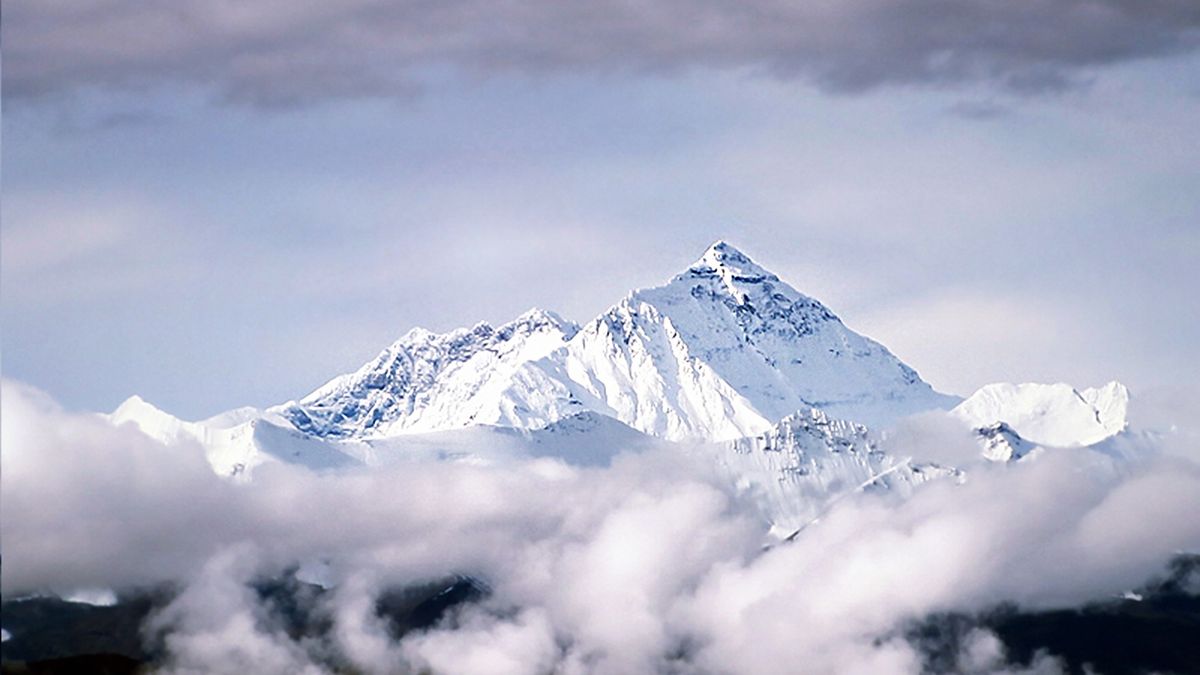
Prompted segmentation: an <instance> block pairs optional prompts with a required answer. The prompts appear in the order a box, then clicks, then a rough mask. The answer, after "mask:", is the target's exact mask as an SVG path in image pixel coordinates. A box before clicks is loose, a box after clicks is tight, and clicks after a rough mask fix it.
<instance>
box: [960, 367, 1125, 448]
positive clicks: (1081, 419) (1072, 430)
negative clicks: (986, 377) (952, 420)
mask: <svg viewBox="0 0 1200 675" xmlns="http://www.w3.org/2000/svg"><path fill="white" fill-rule="evenodd" d="M1128 405H1129V390H1127V389H1126V388H1125V386H1124V385H1122V384H1120V383H1119V382H1110V383H1108V384H1106V385H1104V386H1103V387H1099V388H1096V389H1084V390H1082V391H1080V390H1076V389H1074V388H1073V387H1071V386H1070V385H1067V384H1033V383H1026V384H1008V383H999V384H989V385H987V386H985V387H983V388H981V389H980V390H979V391H977V392H975V393H974V394H972V395H971V396H970V397H969V398H967V400H965V401H963V402H962V403H961V404H959V405H958V406H957V407H955V408H954V410H953V411H951V412H952V414H953V415H955V416H957V417H959V418H960V419H962V420H963V421H965V422H966V423H968V424H970V425H972V426H973V427H987V426H991V425H993V424H995V423H996V422H1004V423H1005V424H1007V425H1008V426H1009V427H1011V428H1012V429H1013V430H1015V431H1016V433H1018V434H1019V435H1020V436H1021V437H1023V438H1025V439H1027V440H1029V441H1031V442H1033V443H1036V444H1040V445H1050V446H1055V447H1074V446H1084V445H1093V444H1096V443H1099V442H1100V441H1102V440H1104V439H1106V438H1109V437H1110V436H1113V435H1115V434H1118V433H1120V432H1121V431H1123V430H1124V429H1125V427H1126V425H1127V422H1126V413H1127V408H1128Z"/></svg>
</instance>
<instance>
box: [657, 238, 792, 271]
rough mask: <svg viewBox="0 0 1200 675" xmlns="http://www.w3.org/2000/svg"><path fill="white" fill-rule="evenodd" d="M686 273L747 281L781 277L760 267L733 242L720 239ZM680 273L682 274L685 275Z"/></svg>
mask: <svg viewBox="0 0 1200 675" xmlns="http://www.w3.org/2000/svg"><path fill="white" fill-rule="evenodd" d="M684 275H692V276H705V275H717V276H720V277H728V278H730V279H740V280H745V281H750V280H762V279H774V280H778V279H779V277H777V276H775V275H774V274H772V273H771V272H768V271H767V270H765V269H763V268H762V267H760V266H759V265H758V264H757V263H755V262H754V261H753V260H751V259H750V256H748V255H746V254H745V253H742V252H741V251H740V250H738V249H737V248H736V247H734V246H733V245H732V244H730V243H728V242H726V241H722V240H718V241H716V242H713V244H712V245H711V246H709V247H708V250H706V251H705V252H704V255H702V256H700V259H699V260H697V261H696V262H694V263H692V264H691V265H689V266H688V269H687V272H685V273H684ZM684 275H680V276H684Z"/></svg>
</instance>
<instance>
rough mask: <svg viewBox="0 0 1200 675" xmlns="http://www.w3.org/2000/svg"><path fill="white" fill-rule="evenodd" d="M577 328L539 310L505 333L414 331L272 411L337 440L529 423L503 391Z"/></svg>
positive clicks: (483, 327)
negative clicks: (516, 412)
mask: <svg viewBox="0 0 1200 675" xmlns="http://www.w3.org/2000/svg"><path fill="white" fill-rule="evenodd" d="M577 331H578V326H576V325H575V324H572V323H570V322H567V321H564V320H563V319H562V318H561V317H559V316H558V315H556V314H553V313H551V312H546V311H543V310H537V309H534V310H530V311H528V312H526V313H525V314H522V315H521V316H520V317H518V318H516V319H515V320H513V321H511V322H509V323H506V324H504V325H503V326H500V327H499V328H493V327H492V326H490V325H489V324H487V323H479V324H476V325H475V327H473V328H469V329H468V328H461V329H458V330H455V331H451V332H449V333H446V334H444V335H439V334H436V333H431V332H429V331H427V330H424V329H421V328H415V329H413V330H411V331H409V332H408V333H407V334H406V335H404V337H402V338H400V339H399V340H397V341H396V342H394V343H393V344H392V345H391V346H389V347H388V348H387V349H385V350H383V352H381V353H380V354H379V356H377V357H375V359H374V360H372V361H371V362H370V363H367V364H366V365H364V366H363V367H361V368H359V369H358V370H356V371H355V372H353V373H350V374H348V375H341V376H339V377H336V378H334V379H333V380H331V381H329V382H328V383H326V384H325V385H323V386H322V387H320V388H319V389H317V390H316V391H314V392H312V393H311V394H309V395H308V396H305V397H304V398H303V399H301V400H300V401H299V402H288V403H285V404H284V405H282V406H278V407H277V408H275V409H274V411H275V412H277V413H278V414H280V415H281V416H283V417H284V418H286V419H287V420H289V421H290V422H291V423H292V424H293V425H295V427H296V428H297V429H299V430H300V431H303V432H305V433H307V434H312V435H315V436H321V437H334V438H347V437H358V438H362V437H386V436H390V435H394V434H397V433H404V432H420V431H436V430H440V429H453V428H461V427H466V426H470V425H473V424H507V425H509V426H518V427H523V426H531V425H529V424H524V423H523V422H525V420H523V419H522V418H520V417H519V416H516V415H514V414H513V411H512V410H511V409H510V408H509V407H508V405H507V401H506V400H505V398H504V394H505V391H506V390H507V389H509V388H511V387H512V386H513V385H514V382H515V381H516V380H517V379H518V376H517V371H518V370H519V369H520V368H521V366H523V365H524V364H527V363H529V362H530V361H533V360H536V359H539V358H542V357H543V356H546V355H547V354H549V353H550V352H552V351H554V350H555V349H558V348H560V347H562V346H563V345H564V344H565V343H566V341H567V340H568V339H570V338H571V337H572V336H574V335H575V333H576V332H577ZM572 412H579V410H574V411H572ZM563 416H565V414H560V415H555V416H554V419H558V418H559V417H563ZM539 421H542V420H539ZM544 421H546V422H549V421H553V420H549V419H547V420H544Z"/></svg>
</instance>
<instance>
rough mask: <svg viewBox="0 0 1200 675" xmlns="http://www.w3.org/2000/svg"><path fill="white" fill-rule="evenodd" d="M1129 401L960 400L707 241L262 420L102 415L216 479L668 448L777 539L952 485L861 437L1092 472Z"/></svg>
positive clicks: (126, 409)
mask: <svg viewBox="0 0 1200 675" xmlns="http://www.w3.org/2000/svg"><path fill="white" fill-rule="evenodd" d="M1128 400H1129V394H1128V391H1127V390H1126V389H1125V388H1124V387H1123V386H1122V385H1120V384H1118V383H1115V382H1114V383H1110V384H1109V385H1106V386H1104V387H1101V388H1099V389H1084V390H1076V389H1073V388H1071V387H1070V386H1068V385H1065V384H1055V385H1039V384H1020V385H1013V384H994V385H988V386H986V387H984V388H982V389H980V390H979V391H978V392H976V393H975V394H973V395H972V396H971V397H970V398H968V399H967V400H965V401H960V399H958V398H956V397H952V396H947V395H944V394H940V393H938V392H936V391H934V390H933V389H932V387H930V386H929V385H928V384H927V383H925V382H924V381H922V380H921V378H920V377H919V376H918V375H917V373H916V371H914V370H913V369H912V368H910V367H909V366H907V365H905V364H904V363H903V362H901V361H900V360H899V359H897V358H896V357H895V356H894V355H893V354H892V353H891V352H889V351H888V350H887V349H886V348H885V347H883V346H882V345H880V344H879V343H877V342H874V341H872V340H870V339H869V338H866V337H864V336H862V335H859V334H858V333H856V332H854V331H852V330H850V329H849V328H848V327H846V325H845V324H843V323H842V321H841V320H840V319H838V317H837V316H836V315H835V314H834V313H833V312H832V311H830V310H829V308H827V307H826V306H824V305H823V304H821V303H820V302H818V301H817V300H815V299H813V298H810V297H808V296H806V295H803V294H802V293H800V292H798V291H797V290H795V289H794V288H792V287H791V286H790V285H788V284H787V283H785V282H783V281H782V280H780V278H779V277H778V276H777V275H775V274H773V273H771V272H769V271H768V270H766V269H764V268H762V267H761V266H759V265H758V264H756V263H755V262H754V261H752V260H751V259H750V258H749V257H748V256H746V255H745V254H744V253H742V252H741V251H739V250H737V249H736V248H734V247H733V246H731V245H729V244H727V243H725V242H717V243H715V244H713V245H712V246H710V247H709V248H708V250H706V251H705V252H704V254H703V255H702V256H701V257H700V259H699V260H697V261H696V262H694V263H692V264H691V265H689V266H688V267H687V268H686V269H685V270H684V271H682V272H680V273H679V274H676V275H675V276H674V277H672V278H671V279H670V280H669V281H667V282H666V283H665V284H663V285H661V286H656V287H653V288H646V289H641V290H636V291H632V292H631V293H629V294H628V295H626V296H625V297H624V298H623V299H622V300H620V301H619V302H618V303H616V304H615V305H613V306H612V307H610V308H609V309H608V310H606V311H605V312H603V313H602V314H601V315H600V316H598V317H596V318H595V319H593V320H591V321H589V322H587V323H586V324H584V325H582V326H579V325H576V324H574V323H571V322H570V321H566V320H564V319H563V318H561V317H559V316H558V315H556V314H554V313H552V312H548V311H544V310H538V309H533V310H530V311H528V312H526V313H524V314H522V315H521V316H519V317H517V318H516V319H515V320H513V321H511V322H508V323H505V324H503V325H501V326H498V327H493V326H491V325H490V324H487V323H479V324H476V325H475V326H473V327H471V328H462V329H458V330H454V331H450V332H448V333H444V334H437V333H433V332H430V331H427V330H423V329H420V328H416V329H413V330H410V331H409V332H408V333H407V334H405V335H404V336H403V337H401V338H400V339H399V340H397V341H396V342H394V343H393V344H391V345H390V346H388V347H387V348H386V349H384V350H383V351H382V352H381V353H380V354H379V355H378V356H377V357H376V358H374V359H373V360H371V361H370V362H368V363H366V364H364V365H363V366H362V367H361V368H359V369H358V370H356V371H354V372H352V373H348V374H345V375H341V376H338V377H335V378H334V379H332V380H330V381H329V382H328V383H326V384H325V385H323V386H321V387H319V388H318V389H317V390H315V391H313V392H312V393H310V394H308V395H307V396H305V397H303V398H301V399H300V400H299V401H289V402H287V403H285V404H282V405H279V406H275V407H273V408H270V409H268V410H266V411H258V410H255V409H252V408H243V409H238V410H233V411H230V412H227V413H224V414H222V415H218V416H216V417H213V418H210V419H208V420H203V421H199V422H185V421H182V420H179V419H177V418H175V417H173V416H171V415H169V414H168V413H165V412H163V411H161V410H159V409H157V408H155V407H154V406H152V405H150V404H149V403H147V402H145V401H143V400H141V399H140V398H138V397H133V398H131V399H129V400H128V401H126V402H125V403H124V404H122V405H121V407H120V408H118V409H117V410H116V411H115V412H114V413H113V414H112V415H110V416H109V419H110V420H112V421H113V422H114V423H117V424H121V423H130V422H131V423H134V424H136V425H137V426H139V427H140V428H141V429H142V430H143V431H144V432H146V433H147V434H149V435H151V436H154V437H155V438H158V439H159V440H161V441H164V442H166V443H181V442H183V443H189V442H193V443H197V444H199V445H200V446H201V447H203V448H204V449H205V452H206V454H207V457H208V460H209V462H210V464H211V465H212V466H213V468H214V470H215V471H216V472H217V473H218V474H220V475H223V476H230V477H236V478H239V479H250V478H251V473H252V472H253V470H254V469H255V467H257V466H259V465H261V464H263V463H267V462H277V461H278V462H288V463H294V464H301V465H304V466H308V467H310V468H314V469H319V470H330V469H342V468H350V467H368V468H369V467H378V466H385V465H395V464H402V463H405V462H413V461H451V462H467V463H473V464H498V463H504V462H508V461H511V460H514V459H521V458H532V457H553V458H558V459H561V460H563V461H565V462H567V463H569V464H573V465H579V466H595V465H601V466H602V465H605V464H608V463H609V462H610V461H611V460H612V458H613V457H614V456H615V455H616V454H619V453H620V452H623V451H632V452H637V451H641V450H645V449H648V448H655V447H669V448H674V449H675V450H678V451H680V452H681V453H684V454H689V455H691V456H692V457H699V458H700V459H701V460H702V461H703V462H705V463H707V464H708V465H710V466H713V467H715V468H716V470H717V471H718V473H720V474H721V475H723V476H724V477H725V478H726V479H727V480H728V481H729V483H730V484H731V485H732V486H734V488H735V489H736V490H737V491H738V492H739V493H740V494H741V495H743V497H745V498H746V499H749V500H751V501H752V502H753V503H755V504H756V505H757V506H758V507H759V510H760V512H761V513H762V515H763V518H764V520H765V521H767V522H769V523H770V524H771V527H772V529H773V531H774V532H775V533H776V534H777V535H780V536H786V535H787V534H789V533H791V532H795V531H796V530H798V529H801V528H803V527H804V526H805V524H806V523H808V522H811V521H813V520H814V519H815V518H818V517H820V515H821V514H822V513H824V511H825V510H826V509H828V508H829V506H830V505H831V504H833V503H834V502H836V501H837V500H839V499H842V498H844V497H846V496H848V495H852V494H854V493H856V492H861V491H875V490H883V491H888V492H889V493H892V494H896V495H900V496H903V495H906V494H908V493H909V492H910V491H911V490H912V489H913V488H914V487H915V486H917V485H920V484H921V483H923V482H925V481H927V480H930V479H934V478H946V477H960V476H961V475H962V473H961V472H960V471H959V470H958V469H956V468H953V467H944V466H939V465H936V464H930V463H925V464H918V463H914V462H912V461H910V460H909V459H907V458H904V457H899V456H896V455H893V454H891V453H889V452H888V448H887V443H886V441H884V440H882V439H883V438H884V436H882V435H880V434H878V433H876V432H875V431H872V430H871V428H875V429H883V428H885V427H886V426H887V425H889V424H890V423H891V422H892V421H894V420H896V419H898V418H900V417H904V416H907V415H911V414H914V413H917V412H922V411H928V410H949V409H951V408H952V410H951V412H950V414H951V415H952V416H953V417H955V418H957V419H959V420H960V421H962V422H963V423H964V424H966V425H969V428H971V429H974V433H975V434H976V436H977V438H978V440H979V442H980V447H981V452H982V454H983V456H984V457H985V458H987V459H991V460H995V461H1013V460H1017V459H1021V458H1023V457H1028V456H1031V454H1036V453H1034V450H1035V449H1036V448H1037V447H1039V446H1089V447H1094V448H1096V449H1097V457H1098V460H1097V461H1105V462H1108V461H1113V462H1124V461H1125V460H1126V459H1127V458H1131V457H1132V458H1135V457H1137V456H1138V455H1139V453H1142V452H1143V450H1142V446H1143V445H1145V444H1144V443H1142V442H1141V441H1140V440H1139V439H1138V438H1137V437H1135V436H1133V435H1131V434H1128V433H1121V432H1122V431H1123V430H1124V429H1125V426H1126V421H1125V416H1126V408H1127V404H1128ZM956 404H957V405H956Z"/></svg>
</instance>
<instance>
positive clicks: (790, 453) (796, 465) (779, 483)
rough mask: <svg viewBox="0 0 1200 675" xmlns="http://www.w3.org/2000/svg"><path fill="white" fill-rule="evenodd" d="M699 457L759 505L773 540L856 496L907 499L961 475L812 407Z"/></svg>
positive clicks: (703, 451) (711, 446) (703, 448)
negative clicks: (892, 449)
mask: <svg viewBox="0 0 1200 675" xmlns="http://www.w3.org/2000/svg"><path fill="white" fill-rule="evenodd" d="M698 452H700V453H701V454H702V455H704V456H705V457H706V458H707V459H709V460H710V461H713V462H714V463H715V464H716V465H717V466H718V467H719V469H720V470H721V473H722V474H724V475H725V476H726V477H727V478H728V479H729V480H731V481H732V482H733V483H734V485H735V486H736V487H737V488H739V489H740V490H742V491H744V492H745V493H746V494H747V495H748V496H749V497H750V498H751V499H752V500H753V501H754V502H755V503H756V504H757V505H758V507H759V509H760V511H761V512H762V513H763V515H764V517H765V518H766V519H768V520H769V521H770V522H771V525H772V530H773V531H774V532H775V533H776V534H777V535H779V536H786V535H788V534H791V533H792V532H794V531H796V530H797V529H799V528H801V527H803V526H804V525H805V524H806V523H808V522H810V521H812V520H813V519H815V518H817V517H819V516H820V515H821V514H822V513H823V512H824V511H825V510H826V509H827V508H828V507H829V506H830V505H831V504H832V503H833V502H834V501H836V500H838V499H841V498H843V497H846V496H849V495H851V494H854V493H856V492H859V491H864V490H887V491H891V492H893V493H894V494H896V495H898V496H907V495H909V494H910V493H911V491H912V489H913V488H914V487H915V486H917V485H919V484H921V483H924V482H925V481H928V480H930V479H933V478H943V477H952V476H953V477H957V476H959V475H960V473H959V472H958V471H957V470H955V469H953V468H950V467H943V466H939V465H937V464H932V463H924V464H914V463H912V462H910V461H909V460H908V459H907V458H901V457H896V456H894V455H892V454H889V453H888V452H886V451H885V450H884V449H883V448H881V447H880V445H879V443H878V442H877V440H876V439H875V438H874V437H873V436H872V435H871V433H870V432H869V431H868V429H867V428H866V427H865V426H863V425H861V424H856V423H854V422H848V421H845V420H837V419H831V418H830V417H829V416H828V415H826V414H825V413H824V412H822V411H820V410H816V409H809V410H806V411H801V412H797V413H795V414H793V415H790V416H788V417H785V418H784V419H783V420H781V421H780V422H779V423H778V424H776V425H775V426H774V427H772V428H771V429H770V430H768V431H767V432H765V433H763V434H759V435H757V436H752V437H748V438H742V439H738V440H735V441H731V442H727V443H719V444H709V445H705V446H701V447H700V449H699V450H698Z"/></svg>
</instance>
